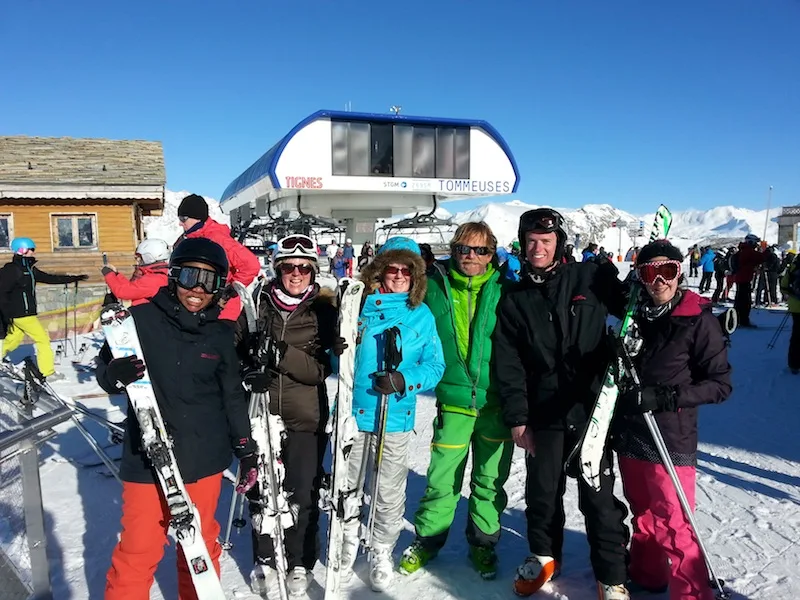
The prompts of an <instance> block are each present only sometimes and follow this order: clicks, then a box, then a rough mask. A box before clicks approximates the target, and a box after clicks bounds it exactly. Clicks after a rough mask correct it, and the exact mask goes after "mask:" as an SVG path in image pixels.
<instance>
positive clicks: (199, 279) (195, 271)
mask: <svg viewBox="0 0 800 600" xmlns="http://www.w3.org/2000/svg"><path fill="white" fill-rule="evenodd" d="M170 277H172V278H174V279H175V281H176V283H177V284H178V285H179V286H181V287H182V288H183V289H185V290H192V289H194V288H196V287H200V288H202V289H203V291H204V292H206V293H207V294H215V293H217V292H218V291H219V290H220V289H221V288H222V277H220V276H219V275H218V274H217V272H216V271H210V270H208V269H201V268H200V267H180V269H179V270H178V272H177V274H175V273H174V269H172V270H171V272H170Z"/></svg>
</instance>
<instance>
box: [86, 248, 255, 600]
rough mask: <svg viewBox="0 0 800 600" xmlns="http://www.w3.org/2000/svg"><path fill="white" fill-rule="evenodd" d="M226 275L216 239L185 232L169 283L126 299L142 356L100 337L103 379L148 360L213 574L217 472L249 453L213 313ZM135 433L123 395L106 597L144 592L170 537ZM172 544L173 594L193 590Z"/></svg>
mask: <svg viewBox="0 0 800 600" xmlns="http://www.w3.org/2000/svg"><path fill="white" fill-rule="evenodd" d="M227 277H228V259H227V258H226V256H225V251H224V250H223V248H222V247H221V246H219V245H218V244H215V243H214V242H212V241H211V240H208V239H205V238H196V239H189V240H186V241H184V242H182V243H181V245H180V246H179V247H178V248H176V249H175V251H174V253H173V254H172V257H171V259H170V264H169V285H168V286H167V287H164V288H162V289H161V290H159V291H158V293H157V294H156V295H155V296H153V298H152V299H151V300H150V302H145V303H144V304H140V305H139V306H134V307H132V308H131V309H130V313H131V316H132V317H133V320H134V321H135V323H136V329H137V332H138V334H139V342H140V344H141V348H142V353H143V356H136V355H132V356H127V357H125V358H113V357H112V355H111V351H110V349H109V347H108V345H107V344H106V345H104V346H103V348H102V349H101V351H100V354H99V355H98V365H97V371H96V377H97V383H98V384H99V385H100V387H101V388H103V389H104V390H105V391H106V392H108V393H109V394H119V393H120V392H121V391H123V390H124V388H125V386H127V385H129V384H131V383H133V382H135V381H138V380H139V379H141V378H142V376H143V375H144V370H145V363H146V365H147V370H148V373H149V376H150V380H151V382H152V384H153V392H154V394H155V398H156V402H157V403H158V406H159V408H160V410H161V414H162V417H163V419H164V423H165V425H166V427H167V429H168V430H169V434H170V437H171V439H172V442H173V444H174V446H173V450H174V453H175V458H176V460H177V463H178V468H179V470H180V473H181V475H182V476H183V480H184V482H185V484H186V490H187V492H188V494H189V496H190V498H191V501H192V503H193V504H194V505H195V508H196V510H197V512H198V516H199V517H200V523H201V525H202V531H201V532H199V533H200V534H202V536H203V540H204V541H205V543H206V546H207V548H208V552H209V555H210V556H211V560H212V561H213V563H214V568H215V569H216V571H217V573H218V574H219V572H220V570H219V556H220V554H221V552H222V548H221V547H220V545H219V542H218V541H217V537H218V536H219V531H220V528H219V523H217V521H216V519H215V517H214V513H215V511H216V509H217V502H218V500H219V493H220V486H221V484H222V473H223V471H225V469H227V468H228V467H229V466H230V464H231V458H232V455H233V454H235V455H236V456H237V457H238V458H239V459H240V460H241V461H242V464H243V465H246V464H248V463H252V462H253V461H254V460H255V455H254V451H255V446H254V444H253V442H252V440H251V439H250V422H249V419H248V415H247V403H246V401H245V396H244V389H243V388H242V379H241V377H240V375H239V361H238V360H237V357H236V352H235V349H234V338H233V329H232V328H231V327H229V326H227V325H224V324H223V323H222V322H221V321H220V320H219V314H220V310H219V307H218V306H216V304H217V300H218V299H219V297H220V295H221V292H222V289H223V287H224V285H225V281H226V279H227ZM141 439H142V434H141V430H140V427H139V422H138V420H137V418H136V415H135V414H134V412H133V408H132V407H131V406H130V405H129V406H128V419H127V425H126V427H125V437H124V441H123V447H122V464H121V466H120V476H121V477H122V481H123V484H122V519H121V524H122V532H121V534H120V540H119V543H118V544H117V546H116V547H115V548H114V553H113V555H112V556H111V568H110V569H109V570H108V574H107V576H106V590H105V599H106V600H130V599H131V598H149V597H150V587H151V586H152V584H153V577H154V575H155V572H156V568H157V567H158V563H159V562H160V560H161V557H162V556H163V555H164V545H165V544H166V543H167V529H168V523H169V512H168V511H167V509H166V502H165V500H164V498H163V493H162V490H161V488H160V486H159V485H158V484H157V482H156V481H157V480H156V476H155V473H154V472H153V469H152V465H151V463H150V460H149V459H148V458H147V455H146V454H145V453H144V451H143V450H142V448H141ZM178 554H179V556H178V588H179V595H180V597H181V598H196V597H197V595H196V593H195V590H194V585H193V583H192V579H191V576H190V574H189V570H188V567H187V565H186V561H185V560H184V559H183V557H182V556H181V554H182V552H181V551H180V550H179V551H178Z"/></svg>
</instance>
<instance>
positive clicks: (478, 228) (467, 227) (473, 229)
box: [450, 221, 497, 254]
mask: <svg viewBox="0 0 800 600" xmlns="http://www.w3.org/2000/svg"><path fill="white" fill-rule="evenodd" d="M472 236H480V237H482V238H483V239H484V240H486V246H487V248H489V250H491V251H492V254H495V253H496V252H497V238H496V237H494V233H492V228H491V227H489V226H488V225H487V224H486V222H485V221H480V222H477V223H475V222H468V223H462V224H461V225H459V226H458V229H456V232H455V234H454V235H453V239H452V240H451V241H450V252H451V253H455V249H456V246H458V245H459V244H461V243H462V242H463V241H464V240H465V239H467V238H470V237H472Z"/></svg>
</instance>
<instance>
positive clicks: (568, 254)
mask: <svg viewBox="0 0 800 600" xmlns="http://www.w3.org/2000/svg"><path fill="white" fill-rule="evenodd" d="M564 262H565V263H567V264H569V263H574V262H577V261H576V260H575V246H573V245H572V244H567V245H566V246H564Z"/></svg>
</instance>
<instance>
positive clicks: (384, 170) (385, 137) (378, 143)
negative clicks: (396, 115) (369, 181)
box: [369, 124, 394, 177]
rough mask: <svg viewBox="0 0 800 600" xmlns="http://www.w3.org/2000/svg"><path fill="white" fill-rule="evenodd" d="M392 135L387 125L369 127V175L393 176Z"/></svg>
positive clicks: (390, 127)
mask: <svg viewBox="0 0 800 600" xmlns="http://www.w3.org/2000/svg"><path fill="white" fill-rule="evenodd" d="M393 142H394V140H393V135H392V126H391V125H389V124H381V125H372V126H371V127H370V170H369V172H370V174H371V175H387V176H389V177H391V176H392V174H393V169H392V167H393V164H394V161H393V156H392V153H393V149H394V144H393Z"/></svg>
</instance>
